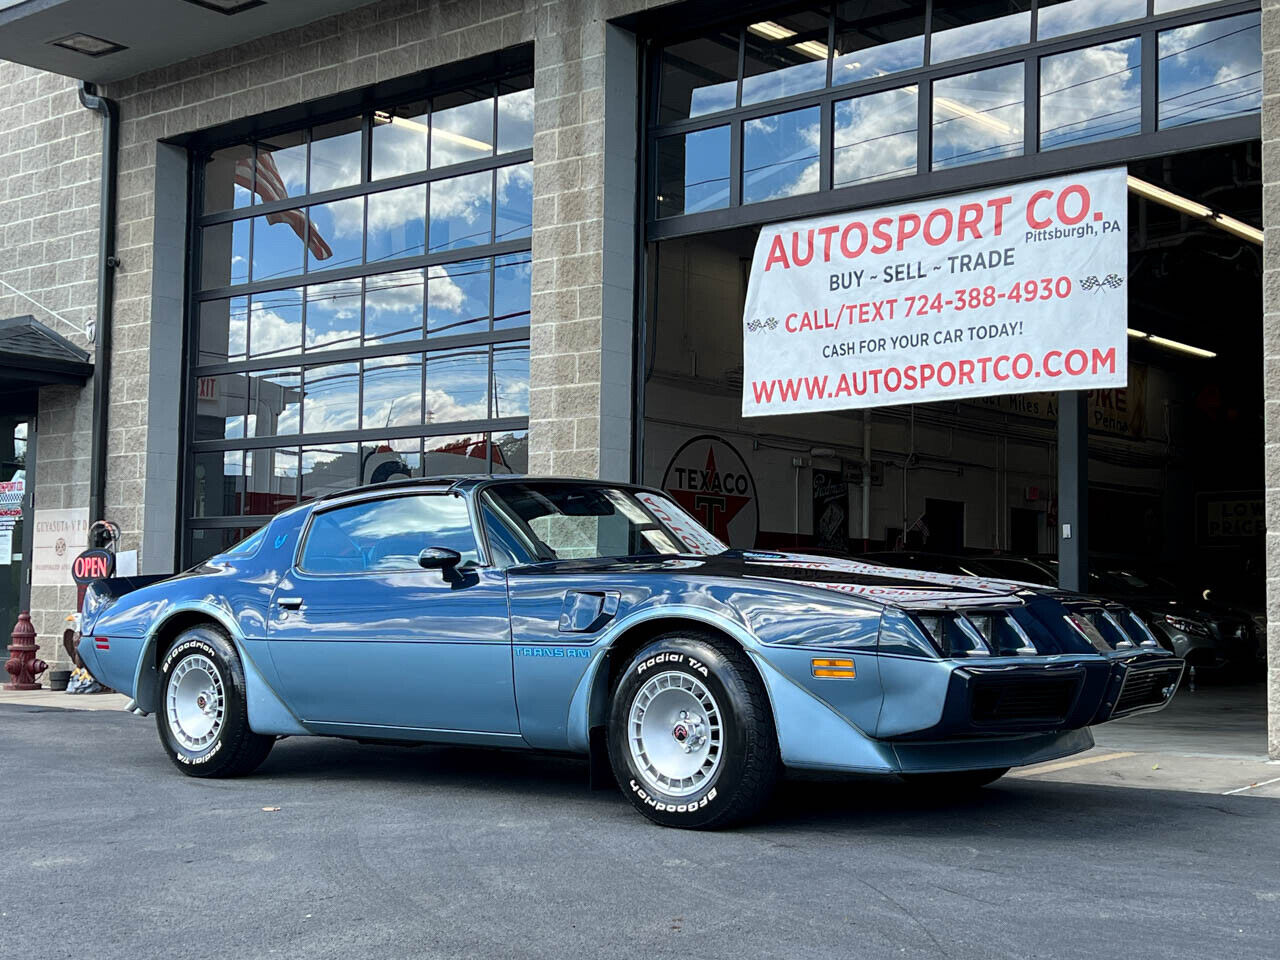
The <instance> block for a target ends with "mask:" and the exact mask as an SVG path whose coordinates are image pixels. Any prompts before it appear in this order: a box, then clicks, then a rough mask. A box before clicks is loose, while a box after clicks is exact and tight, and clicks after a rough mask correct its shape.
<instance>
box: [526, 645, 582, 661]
mask: <svg viewBox="0 0 1280 960" xmlns="http://www.w3.org/2000/svg"><path fill="white" fill-rule="evenodd" d="M515 650H516V656H517V657H551V658H552V659H553V660H563V659H565V658H568V659H571V660H590V659H591V651H590V650H584V649H582V648H581V647H516V648H515Z"/></svg>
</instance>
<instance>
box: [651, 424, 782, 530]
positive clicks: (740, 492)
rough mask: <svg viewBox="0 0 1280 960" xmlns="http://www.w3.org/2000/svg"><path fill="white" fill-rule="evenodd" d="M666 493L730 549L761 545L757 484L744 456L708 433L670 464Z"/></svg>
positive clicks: (687, 445)
mask: <svg viewBox="0 0 1280 960" xmlns="http://www.w3.org/2000/svg"><path fill="white" fill-rule="evenodd" d="M662 488H663V489H664V490H666V491H667V493H669V494H671V497H672V499H674V500H675V501H676V502H677V503H679V504H680V506H682V507H684V508H685V510H687V511H688V512H689V513H691V514H692V515H693V516H694V517H695V518H697V520H698V521H699V522H700V523H701V524H702V525H703V526H704V527H706V528H707V529H708V530H710V531H711V532H712V533H714V534H715V535H716V536H717V537H719V538H720V539H721V540H722V541H724V542H725V543H727V544H729V546H731V547H744V548H746V547H754V546H755V543H756V533H757V532H758V531H759V528H760V505H759V501H757V499H756V484H755V481H754V480H753V479H752V478H751V471H750V470H748V469H747V464H746V461H744V460H743V459H742V455H741V454H740V453H738V451H737V450H735V449H734V448H733V447H732V446H731V445H730V444H728V443H726V442H725V441H723V440H721V439H720V438H719V437H713V436H711V435H710V434H704V435H702V436H699V437H694V438H693V439H692V440H689V441H688V442H686V443H685V444H684V445H683V446H682V447H680V449H679V450H677V451H676V452H675V455H674V456H673V457H672V458H671V462H670V463H668V464H667V470H666V473H665V474H664V475H663V477H662Z"/></svg>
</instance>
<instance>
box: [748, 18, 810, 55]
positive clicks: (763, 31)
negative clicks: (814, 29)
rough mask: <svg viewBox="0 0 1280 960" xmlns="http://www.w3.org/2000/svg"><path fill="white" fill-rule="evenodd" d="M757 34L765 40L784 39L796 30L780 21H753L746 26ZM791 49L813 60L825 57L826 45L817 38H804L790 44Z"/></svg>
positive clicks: (794, 33)
mask: <svg viewBox="0 0 1280 960" xmlns="http://www.w3.org/2000/svg"><path fill="white" fill-rule="evenodd" d="M747 29H748V30H750V31H751V32H752V33H754V34H756V35H757V36H761V37H764V38H765V39H766V40H786V39H787V38H788V37H794V36H795V35H796V32H795V31H794V30H788V29H787V28H786V27H784V26H783V25H782V24H780V23H774V22H773V21H772V20H761V21H760V22H759V23H753V24H751V25H750V26H748V27H747ZM791 49H792V50H796V51H799V52H800V53H803V54H804V55H805V56H806V57H812V58H813V59H814V60H825V59H827V45H826V44H825V43H819V42H818V41H817V40H805V41H803V42H801V43H793V44H791Z"/></svg>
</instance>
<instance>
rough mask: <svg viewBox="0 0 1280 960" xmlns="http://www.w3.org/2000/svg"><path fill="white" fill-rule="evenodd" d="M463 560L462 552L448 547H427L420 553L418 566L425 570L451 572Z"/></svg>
mask: <svg viewBox="0 0 1280 960" xmlns="http://www.w3.org/2000/svg"><path fill="white" fill-rule="evenodd" d="M461 562H462V554H460V553H459V552H458V551H457V550H450V549H449V548H448V547H427V549H425V550H423V551H422V552H421V553H420V554H418V566H420V567H421V568H422V569H423V570H441V571H443V572H444V573H446V574H447V573H450V572H451V571H452V570H453V568H454V567H456V566H457V565H458V564H459V563H461Z"/></svg>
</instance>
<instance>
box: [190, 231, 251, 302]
mask: <svg viewBox="0 0 1280 960" xmlns="http://www.w3.org/2000/svg"><path fill="white" fill-rule="evenodd" d="M250 223H251V221H249V220H234V221H232V222H231V223H215V224H214V225H213V226H211V227H205V228H204V229H203V230H201V231H200V289H202V290H212V289H215V288H217V287H229V286H231V285H232V284H237V283H248V282H249V230H250V226H249V224H250Z"/></svg>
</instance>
